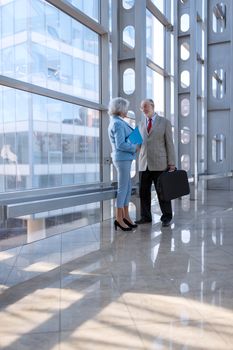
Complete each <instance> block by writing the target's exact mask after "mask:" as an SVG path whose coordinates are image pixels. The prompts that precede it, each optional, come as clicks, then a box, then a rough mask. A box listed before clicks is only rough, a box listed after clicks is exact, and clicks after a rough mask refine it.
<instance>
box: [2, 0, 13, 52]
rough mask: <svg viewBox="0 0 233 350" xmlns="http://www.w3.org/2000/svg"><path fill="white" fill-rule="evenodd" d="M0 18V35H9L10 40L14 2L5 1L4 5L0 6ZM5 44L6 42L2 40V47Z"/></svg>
mask: <svg viewBox="0 0 233 350" xmlns="http://www.w3.org/2000/svg"><path fill="white" fill-rule="evenodd" d="M0 15H1V16H0V18H1V26H2V37H3V38H5V37H9V39H10V40H11V42H12V36H13V34H14V2H13V1H12V2H9V3H6V5H4V6H1V7H0ZM5 45H7V42H6V41H5V40H4V41H3V46H2V48H4V47H5ZM7 46H8V45H7Z"/></svg>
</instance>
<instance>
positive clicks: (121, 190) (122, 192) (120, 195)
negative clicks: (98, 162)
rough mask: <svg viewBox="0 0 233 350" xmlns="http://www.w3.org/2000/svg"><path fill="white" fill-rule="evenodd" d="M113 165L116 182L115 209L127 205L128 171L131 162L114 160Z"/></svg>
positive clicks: (128, 198) (128, 195) (128, 189)
mask: <svg viewBox="0 0 233 350" xmlns="http://www.w3.org/2000/svg"><path fill="white" fill-rule="evenodd" d="M113 164H114V166H115V168H116V170H117V181H118V188H117V199H116V207H117V208H123V207H126V206H128V205H129V201H130V197H131V188H132V185H131V177H130V170H131V164H132V160H114V161H113Z"/></svg>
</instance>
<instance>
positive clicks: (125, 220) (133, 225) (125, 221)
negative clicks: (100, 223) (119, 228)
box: [123, 219, 138, 228]
mask: <svg viewBox="0 0 233 350" xmlns="http://www.w3.org/2000/svg"><path fill="white" fill-rule="evenodd" d="M123 221H124V223H125V224H126V225H128V226H129V227H131V228H136V227H138V225H137V224H131V222H129V221H128V220H127V219H123Z"/></svg>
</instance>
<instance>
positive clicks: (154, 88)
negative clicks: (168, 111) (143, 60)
mask: <svg viewBox="0 0 233 350" xmlns="http://www.w3.org/2000/svg"><path fill="white" fill-rule="evenodd" d="M146 83H147V84H146V88H147V89H146V96H148V98H152V99H153V100H154V103H155V110H156V112H157V113H158V114H159V115H161V116H164V77H163V76H162V75H160V74H158V73H157V72H155V71H153V70H152V69H150V68H148V67H147V70H146Z"/></svg>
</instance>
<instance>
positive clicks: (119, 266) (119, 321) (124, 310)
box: [0, 191, 233, 350]
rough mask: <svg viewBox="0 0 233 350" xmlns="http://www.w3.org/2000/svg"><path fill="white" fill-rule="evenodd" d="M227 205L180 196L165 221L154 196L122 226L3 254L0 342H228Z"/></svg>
mask: <svg viewBox="0 0 233 350" xmlns="http://www.w3.org/2000/svg"><path fill="white" fill-rule="evenodd" d="M210 198H211V200H210ZM186 200H187V199H186ZM197 204H199V205H197ZM230 206H232V197H231V194H229V192H225V196H223V194H222V192H221V194H220V195H219V194H218V192H217V191H216V192H215V195H214V193H207V195H206V202H205V203H204V202H203V197H202V199H201V202H200V203H195V202H194V201H190V202H189V205H187V204H186V205H185V206H183V202H182V201H181V200H177V201H174V203H173V208H174V214H175V215H174V221H173V224H172V226H171V227H167V228H162V227H161V223H160V222H159V208H158V206H157V205H156V203H154V205H153V223H152V225H141V226H139V227H138V228H137V229H135V230H134V231H131V232H128V233H126V232H123V231H119V230H118V231H115V230H114V227H113V220H106V221H104V222H102V223H93V224H92V225H88V226H85V227H81V228H75V229H73V230H70V231H67V232H63V233H61V234H56V235H51V236H50V237H46V238H44V239H42V240H38V241H35V242H31V243H28V244H26V245H22V246H19V247H17V248H12V249H8V250H5V251H2V252H0V268H1V270H0V276H1V279H0V291H1V294H0V317H1V319H2V320H4V322H1V325H0V335H1V336H0V347H1V348H4V349H7V350H9V349H32V348H33V347H35V348H38V349H42V350H43V349H46V350H47V349H48V350H49V349H51V350H54V349H59V350H67V349H84V350H86V349H91V350H93V349H97V350H99V349H101V350H103V349H106V350H109V349H110V350H111V349H117V350H120V349H126V350H130V349H169V350H171V349H172V350H173V349H185V350H194V349H195V350H203V349H214V350H221V349H224V350H225V349H232V344H233V269H232V268H233V236H232V230H231V225H232V212H231V210H229V208H230ZM136 207H137V206H136ZM136 207H134V206H132V208H131V209H132V216H133V217H135V216H136ZM38 229H39V230H42V231H43V229H44V227H43V226H40V225H39V227H38Z"/></svg>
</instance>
